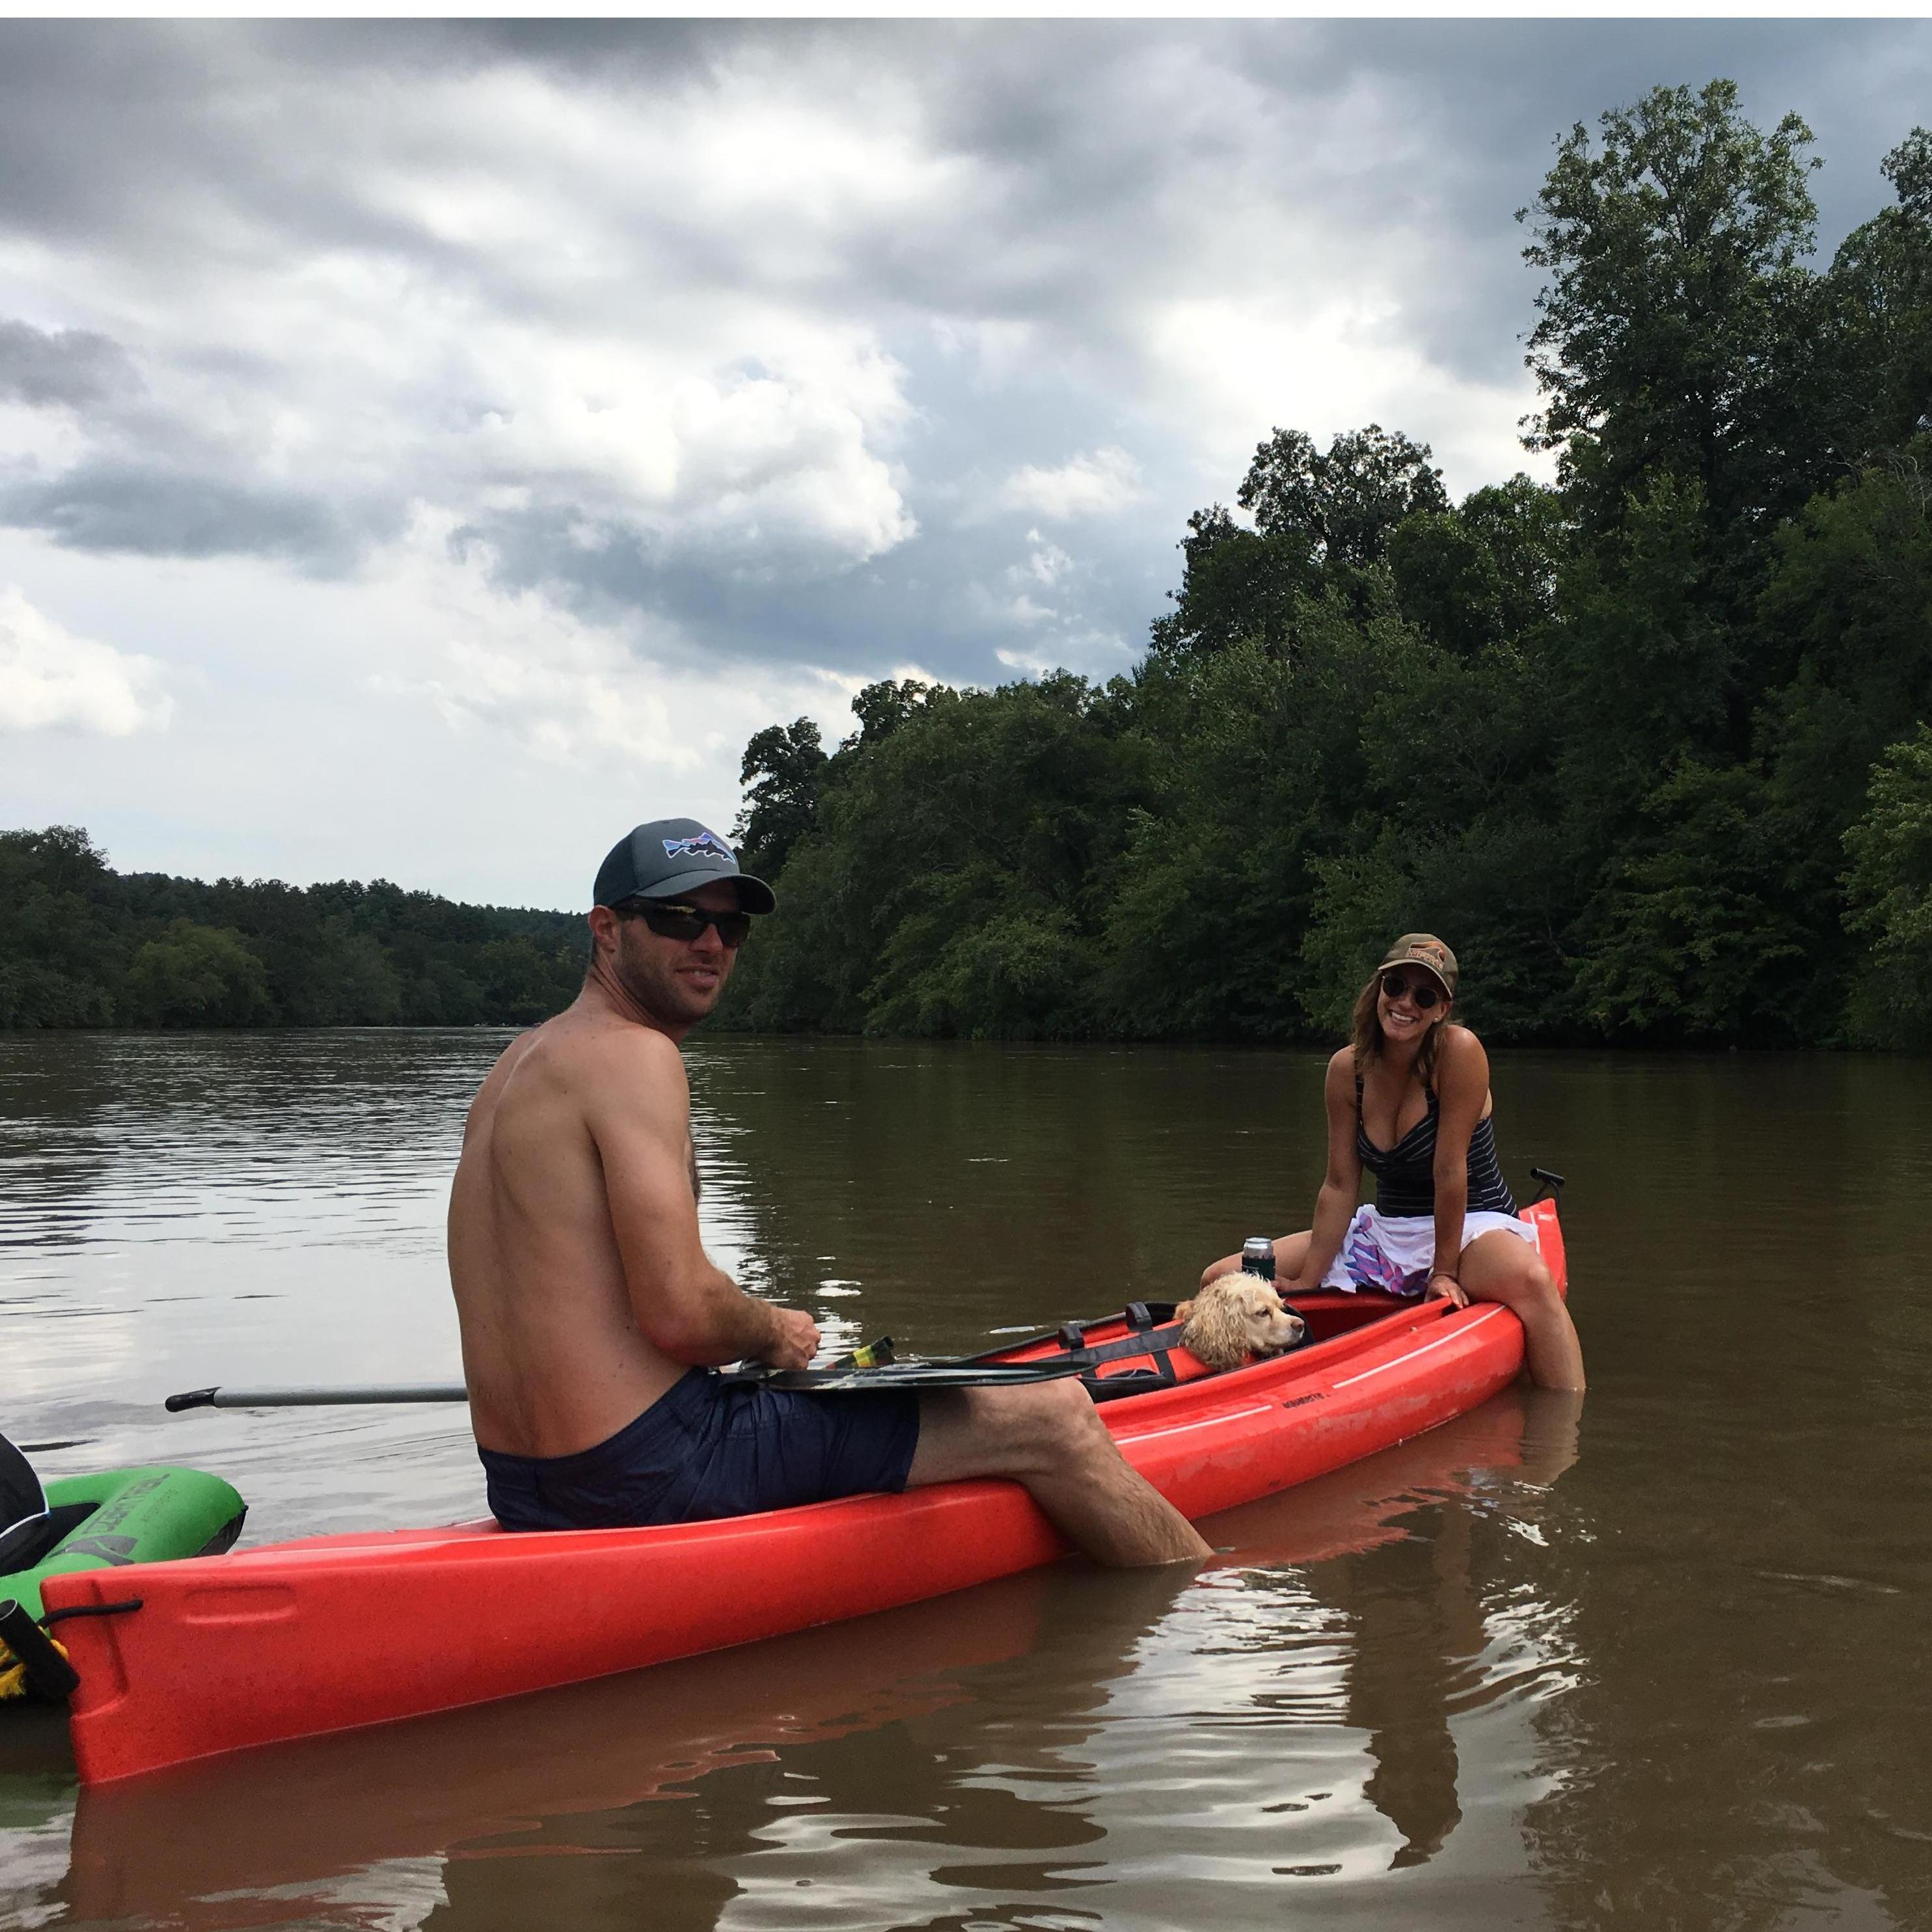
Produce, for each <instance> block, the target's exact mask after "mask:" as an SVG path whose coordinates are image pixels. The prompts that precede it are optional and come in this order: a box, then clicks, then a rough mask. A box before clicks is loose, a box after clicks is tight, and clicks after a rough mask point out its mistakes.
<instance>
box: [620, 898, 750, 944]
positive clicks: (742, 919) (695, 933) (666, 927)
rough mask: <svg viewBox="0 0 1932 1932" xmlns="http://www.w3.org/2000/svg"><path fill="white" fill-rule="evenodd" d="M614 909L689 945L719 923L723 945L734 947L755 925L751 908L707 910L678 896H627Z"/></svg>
mask: <svg viewBox="0 0 1932 1932" xmlns="http://www.w3.org/2000/svg"><path fill="white" fill-rule="evenodd" d="M613 910H616V911H617V912H620V913H624V914H625V916H628V917H634V918H637V919H642V920H643V922H644V923H645V924H646V926H649V928H650V929H651V930H652V932H655V934H656V935H657V936H658V938H660V939H681V940H682V941H684V942H685V944H686V945H689V944H691V942H692V941H694V940H698V939H702V938H703V937H704V929H705V928H706V926H715V927H717V929H718V942H719V944H721V945H724V946H727V947H739V946H742V945H743V944H744V943H745V934H747V933H748V932H750V931H751V914H750V913H748V912H739V911H737V910H732V911H730V912H706V910H705V909H704V908H703V907H702V906H694V905H685V904H683V903H682V901H679V900H676V899H626V900H625V901H624V903H623V904H622V905H620V906H617V907H614V908H613Z"/></svg>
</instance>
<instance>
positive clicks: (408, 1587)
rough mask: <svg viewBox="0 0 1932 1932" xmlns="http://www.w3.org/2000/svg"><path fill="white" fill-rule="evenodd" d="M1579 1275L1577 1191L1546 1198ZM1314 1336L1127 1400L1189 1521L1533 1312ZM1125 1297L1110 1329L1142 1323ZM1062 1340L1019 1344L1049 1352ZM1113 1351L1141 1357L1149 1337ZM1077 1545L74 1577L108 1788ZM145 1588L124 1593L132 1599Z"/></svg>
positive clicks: (898, 1525) (1368, 1318)
mask: <svg viewBox="0 0 1932 1932" xmlns="http://www.w3.org/2000/svg"><path fill="white" fill-rule="evenodd" d="M1523 1214H1524V1218H1525V1219H1526V1220H1529V1222H1530V1223H1532V1225H1533V1226H1535V1229H1536V1232H1537V1236H1538V1241H1539V1243H1540V1245H1541V1251H1542V1254H1543V1258H1544V1262H1545V1263H1546V1264H1547V1265H1548V1266H1549V1268H1550V1271H1551V1272H1552V1273H1553V1274H1554V1275H1555V1276H1556V1279H1557V1280H1558V1282H1559V1283H1563V1282H1564V1281H1565V1280H1566V1278H1567V1277H1566V1271H1565V1266H1564V1256H1563V1237H1562V1229H1561V1228H1560V1226H1559V1223H1558V1221H1557V1217H1556V1205H1555V1203H1554V1202H1538V1204H1536V1205H1535V1206H1533V1207H1530V1208H1526V1209H1524V1210H1523ZM1295 1305H1296V1307H1298V1309H1300V1310H1301V1312H1302V1313H1304V1316H1307V1319H1308V1322H1309V1325H1310V1334H1311V1337H1312V1340H1310V1343H1307V1344H1305V1345H1304V1346H1303V1347H1301V1348H1300V1349H1296V1350H1295V1352H1293V1353H1292V1354H1290V1355H1283V1356H1280V1357H1277V1358H1274V1359H1273V1360H1271V1361H1263V1362H1257V1363H1254V1364H1250V1366H1249V1367H1246V1368H1242V1369H1237V1370H1233V1371H1232V1372H1230V1373H1226V1374H1223V1375H1216V1376H1208V1375H1205V1374H1201V1373H1198V1370H1199V1365H1198V1364H1193V1363H1192V1361H1191V1360H1190V1359H1189V1358H1186V1357H1185V1356H1184V1354H1183V1352H1181V1351H1179V1350H1178V1349H1177V1350H1172V1351H1171V1352H1170V1355H1171V1358H1172V1361H1173V1362H1174V1364H1175V1367H1176V1368H1177V1370H1178V1376H1179V1379H1177V1380H1176V1381H1175V1382H1174V1383H1173V1384H1172V1385H1169V1386H1165V1387H1160V1388H1151V1389H1150V1390H1148V1391H1147V1392H1146V1393H1136V1394H1130V1395H1126V1396H1124V1397H1121V1398H1120V1399H1118V1400H1109V1401H1106V1402H1105V1403H1103V1404H1102V1406H1101V1409H1100V1414H1101V1415H1102V1417H1103V1418H1104V1419H1105V1421H1106V1424H1107V1426H1108V1427H1109V1429H1110V1430H1112V1433H1113V1434H1114V1436H1115V1439H1116V1440H1117V1441H1118V1442H1119V1444H1120V1445H1121V1452H1122V1454H1124V1455H1125V1456H1126V1457H1127V1460H1128V1461H1129V1462H1130V1463H1132V1464H1133V1466H1134V1467H1135V1468H1136V1469H1138V1470H1139V1472H1141V1474H1142V1475H1144V1476H1145V1477H1146V1478H1148V1481H1150V1482H1151V1483H1152V1484H1154V1487H1156V1488H1157V1489H1158V1490H1160V1492H1161V1493H1162V1494H1163V1496H1166V1497H1167V1498H1168V1499H1169V1501H1170V1502H1172V1503H1173V1504H1174V1505H1175V1507H1176V1508H1178V1509H1179V1510H1180V1511H1181V1512H1182V1514H1184V1515H1186V1516H1187V1517H1190V1518H1193V1519H1199V1518H1200V1517H1206V1516H1211V1515H1213V1514H1215V1513H1216V1512H1217V1511H1221V1510H1226V1509H1231V1508H1234V1507H1235V1505H1238V1504H1241V1503H1247V1502H1255V1501H1256V1500H1258V1499H1259V1498H1261V1497H1263V1496H1271V1495H1274V1493H1277V1491H1280V1490H1286V1489H1288V1488H1290V1487H1292V1486H1293V1485H1295V1484H1298V1483H1302V1482H1306V1481H1308V1480H1309V1479H1310V1478H1311V1477H1314V1476H1317V1475H1322V1474H1324V1473H1325V1472H1327V1471H1328V1470H1331V1469H1338V1468H1340V1466H1342V1465H1343V1464H1344V1463H1352V1462H1354V1461H1355V1460H1358V1458H1360V1457H1364V1456H1367V1455H1370V1454H1373V1453H1374V1452H1375V1451H1377V1450H1379V1449H1385V1448H1389V1447H1391V1445H1394V1444H1395V1443H1398V1442H1404V1441H1406V1440H1407V1439H1409V1438H1410V1437H1412V1436H1418V1435H1420V1434H1421V1433H1422V1432H1423V1431H1424V1430H1428V1429H1433V1428H1434V1427H1436V1425H1437V1424H1439V1423H1442V1422H1446V1421H1449V1420H1450V1419H1451V1418H1452V1417H1454V1416H1458V1415H1463V1414H1465V1413H1466V1412H1467V1411H1469V1410H1470V1409H1474V1408H1475V1406H1477V1405H1478V1403H1482V1402H1484V1401H1486V1400H1488V1398H1489V1397H1491V1396H1493V1395H1494V1394H1496V1393H1497V1392H1498V1391H1499V1390H1501V1389H1502V1388H1505V1387H1506V1386H1507V1385H1508V1384H1509V1383H1510V1382H1512V1381H1514V1379H1515V1378H1516V1376H1517V1373H1518V1372H1519V1371H1520V1370H1521V1368H1522V1366H1523V1328H1522V1325H1521V1324H1520V1322H1518V1321H1517V1319H1516V1317H1515V1316H1514V1315H1512V1314H1511V1313H1509V1311H1508V1310H1507V1309H1504V1308H1500V1307H1496V1305H1495V1304H1483V1305H1481V1306H1478V1307H1474V1308H1469V1309H1461V1310H1457V1309H1452V1308H1451V1307H1450V1306H1449V1304H1448V1303H1447V1302H1445V1301H1432V1302H1424V1303H1421V1304H1416V1303H1412V1302H1391V1301H1388V1300H1387V1299H1385V1298H1382V1297H1381V1296H1378V1295H1366V1294H1365V1295H1329V1294H1322V1295H1312V1296H1298V1298H1296V1302H1295ZM1129 1336H1130V1327H1129V1324H1128V1322H1127V1320H1126V1319H1121V1320H1120V1321H1119V1322H1118V1323H1117V1324H1116V1325H1115V1326H1114V1327H1113V1328H1111V1329H1110V1328H1092V1327H1090V1328H1089V1329H1088V1331H1087V1332H1086V1333H1085V1337H1084V1338H1083V1340H1084V1346H1085V1347H1087V1348H1088V1349H1105V1347H1106V1345H1107V1344H1108V1343H1109V1342H1111V1341H1117V1340H1118V1341H1125V1340H1127V1338H1128V1337H1129ZM1052 1346H1055V1344H1054V1343H1052V1341H1050V1340H1043V1341H1041V1342H1040V1343H1032V1344H1022V1345H1019V1346H1018V1347H1017V1348H1016V1349H1013V1350H1012V1351H1010V1352H1007V1353H1008V1355H1009V1357H1010V1358H1011V1359H1015V1360H1022V1361H1024V1360H1026V1359H1029V1358H1030V1357H1031V1356H1032V1355H1036V1354H1037V1353H1040V1352H1042V1351H1044V1350H1049V1349H1051V1348H1052ZM1107 1366H1108V1368H1109V1370H1110V1371H1111V1372H1112V1373H1132V1370H1133V1358H1131V1357H1117V1358H1113V1359H1112V1360H1111V1361H1110V1362H1109V1364H1108V1365H1107ZM1066 1548H1067V1546H1066V1545H1065V1544H1064V1542H1062V1541H1061V1538H1059V1537H1058V1535H1056V1533H1055V1532H1054V1530H1053V1529H1052V1527H1051V1526H1049V1523H1047V1521H1046V1518H1045V1517H1043V1516H1042V1515H1041V1514H1040V1511H1039V1510H1038V1509H1037V1508H1036V1507H1035V1506H1034V1503H1033V1502H1032V1499H1031V1498H1030V1497H1029V1496H1028V1495H1027V1494H1026V1493H1025V1490H1022V1489H1021V1488H1020V1487H1019V1485H1018V1484H1014V1483H1010V1482H1003V1481H977V1482H967V1483H951V1484H945V1485H943V1486H941V1487H938V1488H934V1489H927V1490H916V1491H913V1492H910V1493H907V1494H905V1495H902V1496H853V1497H849V1498H847V1499H844V1501H842V1502H830V1503H814V1504H811V1505H807V1506H805V1508H799V1509H789V1510H775V1511H769V1512H768V1513H766V1514H762V1515H758V1516H748V1517H732V1518H729V1519H727V1520H724V1521H721V1522H716V1523H688V1524H679V1525H676V1526H673V1527H670V1528H667V1529H596V1530H569V1531H556V1532H548V1533H545V1534H542V1535H510V1534H508V1533H507V1532H504V1531H502V1530H500V1529H498V1528H497V1527H496V1525H495V1524H494V1523H463V1524H458V1525H456V1526H453V1527H451V1528H449V1529H404V1530H385V1531H370V1532H366V1533H364V1534H359V1535H345V1536H324V1537H313V1538H306V1539H305V1540H302V1541H297V1542H293V1543H281V1544H269V1545H266V1546H265V1547H262V1548H260V1549H254V1550H238V1551H234V1552H231V1553H229V1554H228V1555H226V1556H214V1557H202V1558H197V1559H193V1560H190V1561H187V1562H172V1563H154V1564H143V1565H141V1566H139V1569H138V1570H136V1571H128V1570H119V1571H96V1572H85V1573H82V1574H75V1575H70V1576H61V1577H52V1578H50V1579H49V1580H48V1582H47V1584H46V1589H45V1592H44V1595H45V1601H46V1604H47V1607H48V1608H49V1610H71V1609H74V1608H76V1607H98V1608H100V1609H101V1610H103V1611H104V1612H105V1614H101V1615H98V1616H77V1617H72V1618H69V1619H63V1620H62V1622H61V1623H60V1624H59V1625H58V1635H59V1637H60V1639H61V1640H62V1643H64V1644H65V1646H67V1649H68V1653H69V1655H70V1658H71V1661H72V1663H73V1665H74V1668H75V1670H77V1671H78V1672H79V1673H80V1688H78V1689H77V1691H75V1692H74V1695H73V1698H72V1700H71V1705H70V1707H69V1715H70V1723H71V1730H72V1733H73V1737H74V1759H75V1762H76V1763H77V1765H78V1766H79V1768H80V1776H81V1779H82V1781H83V1783H85V1784H99V1783H102V1782H104V1781H107V1780H109V1779H113V1778H130V1777H133V1776H134V1775H136V1774H138V1773H140V1772H151V1771H157V1770H160V1769H162V1768H163V1767H164V1766H169V1765H174V1764H180V1763H186V1762H187V1761H188V1760H193V1759H196V1758H205V1757H213V1756H214V1755H216V1754H219V1753H220V1752H223V1751H240V1750H243V1749H245V1748H248V1747H250V1746H251V1745H265V1744H271V1743H275V1742H278V1741H281V1740H283V1739H291V1738H303V1737H314V1736H320V1735H322V1734H323V1733H329V1732H334V1731H344V1730H353V1729H355V1728H356V1727H359V1726H361V1725H365V1724H384V1723H388V1722H391V1721H394V1720H395V1719H397V1718H413V1717H420V1716H422V1715H425V1714H426V1713H428V1712H435V1711H449V1710H455V1709H458V1708H460V1707H461V1706H465V1705H470V1704H480V1703H487V1702H489V1701H490V1700H493V1699H496V1698H499V1697H516V1696H518V1695H520V1694H522V1693H523V1692H525V1691H540V1690H547V1689H550V1688H553V1687H555V1686H557V1685H565V1684H575V1683H581V1682H585V1681H586V1680H587V1679H592V1678H598V1677H606V1676H612V1675H613V1674H615V1673H618V1672H620V1671H628V1670H637V1669H640V1668H641V1667H643V1666H644V1665H646V1664H661V1663H664V1662H667V1661H669V1660H670V1659H672V1658H680V1657H689V1656H693V1655H697V1653H699V1652H704V1651H710V1650H719V1649H724V1648H725V1647H726V1646H730V1645H733V1644H740V1643H751V1642H753V1641H754V1640H758V1639H760V1638H764V1637H775V1636H777V1635H778V1634H781V1633H782V1632H784V1631H795V1630H802V1629H804V1628H808V1627H809V1626H811V1625H817V1624H826V1623H832V1622H838V1621H840V1620H841V1619H845V1618H848V1617H856V1616H864V1615H865V1614H867V1613H869V1612H872V1611H876V1610H887V1609H890V1608H892V1607H895V1606H896V1605H898V1604H909V1603H914V1602H916V1601H919V1600H921V1599H922V1598H929V1597H936V1596H939V1595H943V1594H944V1593H945V1592H947V1591H950V1590H958V1589H965V1588H966V1587H967V1586H969V1585H971V1584H974V1583H985V1582H986V1581H988V1580H990V1579H991V1578H993V1577H1003V1576H1007V1575H1010V1574H1012V1573H1013V1572H1014V1571H1020V1570H1025V1569H1029V1568H1032V1567H1033V1566H1034V1565H1037V1564H1042V1563H1048V1562H1052V1561H1053V1560H1054V1559H1055V1558H1056V1557H1058V1556H1062V1555H1064V1553H1065V1552H1066ZM110 1606H113V1608H110Z"/></svg>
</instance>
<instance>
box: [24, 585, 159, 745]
mask: <svg viewBox="0 0 1932 1932" xmlns="http://www.w3.org/2000/svg"><path fill="white" fill-rule="evenodd" d="M159 687H160V665H158V664H156V663H155V661H154V659H153V658H145V657H139V656H136V655H133V654H132V653H130V652H126V651H117V650H116V649H114V647H113V646H112V645H111V644H103V643H97V642H95V640H94V639H93V638H92V637H77V636H75V635H74V633H73V632H72V631H69V630H67V629H65V628H63V627H62V625H59V624H58V623H56V622H55V621H54V619H52V618H51V617H49V616H47V615H46V613H45V612H43V611H41V610H36V609H35V608H34V606H33V605H32V604H30V603H29V602H28V601H27V598H26V593H25V592H23V591H22V590H21V589H20V587H19V586H17V585H15V584H9V585H8V586H7V588H6V589H5V590H0V731H46V730H69V731H92V732H98V733H101V734H102V735H104V736H107V737H110V738H125V737H127V736H130V734H131V733H133V732H136V731H143V730H165V729H166V726H167V722H168V718H169V714H170V713H171V712H172V710H173V709H174V700H172V698H171V697H169V696H168V695H167V694H166V692H165V691H162V690H161V689H160V688H159Z"/></svg>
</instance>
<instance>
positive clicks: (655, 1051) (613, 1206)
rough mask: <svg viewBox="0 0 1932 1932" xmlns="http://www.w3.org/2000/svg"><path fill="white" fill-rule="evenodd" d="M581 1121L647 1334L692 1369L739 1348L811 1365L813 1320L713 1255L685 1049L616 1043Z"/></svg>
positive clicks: (646, 1036)
mask: <svg viewBox="0 0 1932 1932" xmlns="http://www.w3.org/2000/svg"><path fill="white" fill-rule="evenodd" d="M584 1118H585V1122H586V1125H587V1126H588V1127H589V1130H590V1135H591V1138H592V1140H593V1141H594V1142H595V1144H596V1148H597V1152H598V1158H599V1160H601V1162H602V1163H603V1167H604V1190H605V1193H606V1194H607V1197H608V1199H609V1201H610V1225H611V1226H612V1228H613V1230H614V1231H615V1232H616V1238H617V1250H618V1253H619V1256H621V1257H622V1262H623V1267H624V1282H625V1289H626V1292H628V1295H629V1298H630V1303H631V1313H632V1315H633V1316H634V1317H635V1319H636V1321H637V1326H638V1328H640V1330H641V1331H643V1335H644V1337H645V1339H646V1340H647V1341H649V1343H651V1344H652V1346H654V1347H655V1348H658V1349H661V1350H662V1351H663V1352H664V1354H665V1355H668V1356H670V1358H671V1359H672V1361H676V1362H685V1363H688V1364H691V1365H692V1366H693V1367H712V1366H715V1364H718V1363H720V1362H731V1361H737V1360H739V1358H741V1357H742V1358H745V1359H747V1360H755V1361H764V1362H769V1363H770V1364H772V1366H773V1367H776V1368H781V1369H799V1368H803V1367H805V1364H807V1363H808V1362H809V1361H811V1358H812V1357H813V1356H814V1355H815V1354H816V1353H817V1349H818V1329H817V1325H816V1324H815V1323H814V1322H813V1321H812V1319H811V1317H810V1316H808V1315H805V1314H804V1313H802V1312H800V1311H799V1310H796V1309H790V1308H774V1307H772V1305H771V1304H770V1303H769V1302H766V1301H759V1300H758V1299H757V1298H756V1297H755V1296H753V1295H747V1294H745V1292H744V1291H743V1290H742V1289H740V1288H739V1287H738V1286H737V1285H736V1283H733V1280H731V1278H730V1276H729V1275H727V1274H724V1272H723V1271H721V1270H720V1269H718V1268H714V1267H713V1266H712V1264H711V1262H710V1261H709V1259H708V1258H707V1257H706V1254H705V1252H704V1246H703V1241H702V1239H701V1238H700V1235H699V1232H698V1226H697V1200H696V1199H695V1197H694V1195H693V1193H692V1191H691V1177H690V1172H689V1169H688V1165H687V1163H688V1158H689V1148H690V1144H691V1093H690V1089H689V1088H688V1085H686V1083H685V1076H684V1063H683V1061H682V1059H681V1058H679V1054H678V1051H677V1049H676V1047H675V1046H673V1044H672V1043H670V1041H669V1040H666V1039H665V1038H664V1037H663V1035H662V1034H656V1033H650V1032H646V1031H644V1030H643V1029H642V1028H639V1029H638V1030H637V1031H636V1032H635V1033H634V1034H628V1035H626V1036H625V1037H621V1038H619V1039H617V1040H613V1041H612V1042H611V1043H610V1046H609V1047H608V1049H607V1050H606V1052H605V1056H604V1059H603V1060H602V1061H601V1064H600V1065H599V1067H598V1072H597V1074H596V1076H595V1084H594V1086H593V1088H592V1091H591V1092H590V1093H589V1094H588V1096H587V1097H586V1105H585V1109H584Z"/></svg>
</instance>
